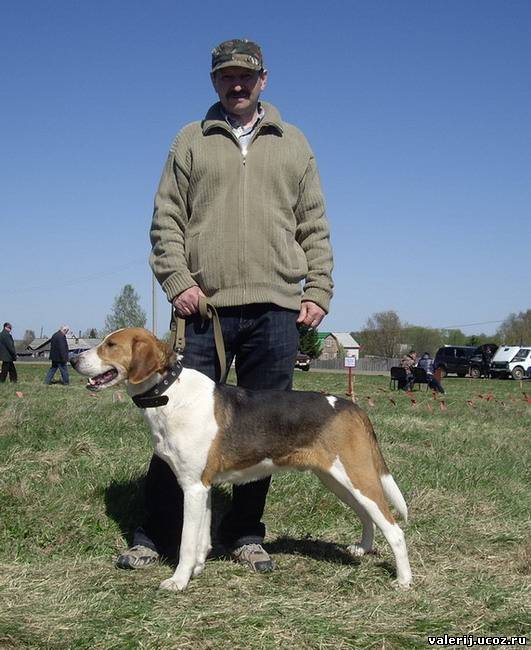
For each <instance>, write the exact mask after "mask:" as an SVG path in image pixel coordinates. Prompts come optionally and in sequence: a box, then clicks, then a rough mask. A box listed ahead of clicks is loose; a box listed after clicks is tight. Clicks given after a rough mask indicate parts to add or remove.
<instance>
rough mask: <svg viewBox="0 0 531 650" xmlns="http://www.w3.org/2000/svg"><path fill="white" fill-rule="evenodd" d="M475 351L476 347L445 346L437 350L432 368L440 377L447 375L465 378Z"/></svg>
mask: <svg viewBox="0 0 531 650" xmlns="http://www.w3.org/2000/svg"><path fill="white" fill-rule="evenodd" d="M476 350H477V347H476V346H474V345H445V346H443V347H442V348H439V349H438V350H437V352H436V354H435V359H434V360H433V366H434V368H435V370H437V369H439V370H440V372H441V377H446V375H448V374H455V375H457V376H458V377H466V375H467V374H468V371H469V368H470V359H471V358H472V357H473V356H474V353H475V352H476Z"/></svg>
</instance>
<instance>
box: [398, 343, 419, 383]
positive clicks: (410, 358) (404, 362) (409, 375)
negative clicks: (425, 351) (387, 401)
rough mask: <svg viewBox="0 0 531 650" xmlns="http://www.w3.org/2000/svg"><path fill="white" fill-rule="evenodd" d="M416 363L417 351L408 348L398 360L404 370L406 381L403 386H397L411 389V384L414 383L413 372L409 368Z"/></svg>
mask: <svg viewBox="0 0 531 650" xmlns="http://www.w3.org/2000/svg"><path fill="white" fill-rule="evenodd" d="M416 364H417V353H416V352H415V350H410V351H409V352H408V353H407V354H406V355H404V356H403V357H402V359H401V360H400V367H401V368H404V370H405V371H406V383H405V384H404V386H399V388H403V389H404V390H412V389H413V384H414V383H415V376H414V375H413V372H412V370H411V368H413V366H415V365H416Z"/></svg>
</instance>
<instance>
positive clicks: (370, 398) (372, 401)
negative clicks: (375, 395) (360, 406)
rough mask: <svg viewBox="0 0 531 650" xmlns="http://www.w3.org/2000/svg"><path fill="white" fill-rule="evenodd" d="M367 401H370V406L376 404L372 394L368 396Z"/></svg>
mask: <svg viewBox="0 0 531 650" xmlns="http://www.w3.org/2000/svg"><path fill="white" fill-rule="evenodd" d="M367 402H368V404H369V406H374V400H373V399H372V397H371V396H370V395H368V396H367Z"/></svg>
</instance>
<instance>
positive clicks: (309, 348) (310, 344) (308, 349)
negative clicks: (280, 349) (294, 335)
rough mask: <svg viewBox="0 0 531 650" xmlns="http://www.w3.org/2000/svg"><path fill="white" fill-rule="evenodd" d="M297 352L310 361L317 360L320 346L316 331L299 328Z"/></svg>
mask: <svg viewBox="0 0 531 650" xmlns="http://www.w3.org/2000/svg"><path fill="white" fill-rule="evenodd" d="M299 350H300V351H301V352H302V353H303V354H307V355H308V356H309V357H310V358H311V359H317V357H318V356H319V355H320V354H321V350H322V345H321V341H320V339H319V334H318V333H317V330H314V329H308V328H301V331H300V335H299Z"/></svg>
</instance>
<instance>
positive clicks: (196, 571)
mask: <svg viewBox="0 0 531 650" xmlns="http://www.w3.org/2000/svg"><path fill="white" fill-rule="evenodd" d="M204 568H205V563H204V562H202V563H201V564H196V565H195V567H194V570H193V571H192V576H193V577H194V578H197V576H198V575H199V574H201V573H203V569H204Z"/></svg>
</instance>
